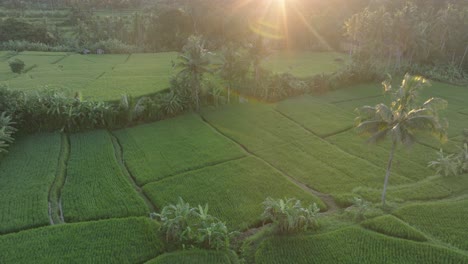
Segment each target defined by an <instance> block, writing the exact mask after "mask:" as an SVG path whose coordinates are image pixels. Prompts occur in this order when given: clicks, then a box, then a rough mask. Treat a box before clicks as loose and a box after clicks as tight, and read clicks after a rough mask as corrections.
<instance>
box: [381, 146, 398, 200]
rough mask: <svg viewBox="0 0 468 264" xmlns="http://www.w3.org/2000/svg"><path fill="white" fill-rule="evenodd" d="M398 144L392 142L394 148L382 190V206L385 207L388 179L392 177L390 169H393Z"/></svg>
mask: <svg viewBox="0 0 468 264" xmlns="http://www.w3.org/2000/svg"><path fill="white" fill-rule="evenodd" d="M396 145H397V144H396V142H393V143H392V150H391V151H390V158H389V159H388V165H387V173H386V174H385V182H384V187H383V192H382V206H383V207H385V197H386V195H387V185H388V179H389V178H390V171H391V169H392V163H393V156H394V154H395V149H396Z"/></svg>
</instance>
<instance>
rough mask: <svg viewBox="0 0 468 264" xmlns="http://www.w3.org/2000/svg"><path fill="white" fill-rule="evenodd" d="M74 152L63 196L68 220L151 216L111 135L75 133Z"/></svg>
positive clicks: (72, 143)
mask: <svg viewBox="0 0 468 264" xmlns="http://www.w3.org/2000/svg"><path fill="white" fill-rule="evenodd" d="M70 142H71V147H70V149H71V153H70V160H69V161H68V166H67V172H66V174H67V175H66V182H65V185H64V187H63V194H62V197H61V200H62V207H63V212H64V213H63V214H64V220H65V222H79V221H86V220H97V219H107V218H115V217H128V216H143V215H148V214H149V210H148V208H147V207H146V205H145V203H144V200H143V199H142V198H141V197H140V196H139V195H138V194H137V192H136V191H135V189H134V188H133V187H132V185H131V183H130V179H128V178H126V176H125V175H124V173H123V172H122V170H121V169H120V167H119V164H118V163H117V159H116V156H115V153H114V148H113V145H112V142H111V138H110V135H109V134H108V133H107V132H106V131H95V132H88V133H83V134H74V135H71V138H70Z"/></svg>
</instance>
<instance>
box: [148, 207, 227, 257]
mask: <svg viewBox="0 0 468 264" xmlns="http://www.w3.org/2000/svg"><path fill="white" fill-rule="evenodd" d="M151 217H152V218H156V219H158V220H159V221H160V222H161V231H163V232H164V233H165V235H166V240H167V241H172V242H176V243H178V244H180V245H182V246H183V247H185V246H186V245H191V246H200V247H202V248H206V249H216V250H221V249H227V248H228V247H229V243H230V238H231V237H232V236H233V235H234V233H229V231H228V228H227V227H226V225H225V224H224V223H223V222H221V221H220V220H218V219H217V218H216V217H213V216H211V215H210V214H208V205H206V206H205V207H202V206H200V205H198V207H191V206H190V204H189V203H186V202H185V201H184V200H183V199H182V198H179V202H178V203H177V204H170V205H168V206H165V207H164V208H163V209H162V210H161V213H160V214H157V213H152V214H151Z"/></svg>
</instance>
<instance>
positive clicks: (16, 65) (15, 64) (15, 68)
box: [8, 59, 25, 73]
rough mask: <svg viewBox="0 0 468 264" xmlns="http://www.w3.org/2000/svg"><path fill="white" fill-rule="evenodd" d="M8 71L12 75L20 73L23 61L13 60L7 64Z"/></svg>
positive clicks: (22, 68)
mask: <svg viewBox="0 0 468 264" xmlns="http://www.w3.org/2000/svg"><path fill="white" fill-rule="evenodd" d="M8 64H9V65H10V69H11V71H12V72H13V73H21V72H22V71H23V70H24V66H25V64H24V61H22V60H20V59H13V60H11V61H9V62H8Z"/></svg>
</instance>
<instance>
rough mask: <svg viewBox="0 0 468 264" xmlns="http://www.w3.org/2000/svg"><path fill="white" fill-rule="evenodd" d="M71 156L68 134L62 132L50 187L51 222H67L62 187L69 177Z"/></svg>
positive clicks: (52, 223)
mask: <svg viewBox="0 0 468 264" xmlns="http://www.w3.org/2000/svg"><path fill="white" fill-rule="evenodd" d="M69 158H70V141H69V138H68V136H67V135H66V134H62V141H61V149H60V154H59V157H58V163H57V169H56V172H55V179H54V182H53V183H52V185H51V187H50V189H49V220H50V224H51V225H54V224H60V223H65V219H64V217H63V210H62V204H61V195H62V188H63V186H64V185H65V181H66V177H67V164H68V159H69Z"/></svg>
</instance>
